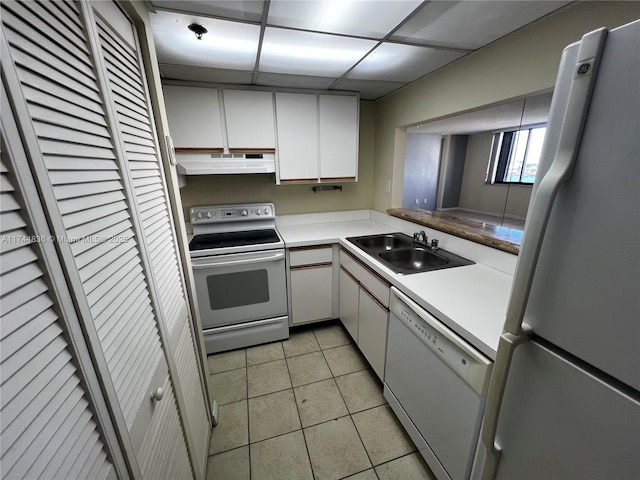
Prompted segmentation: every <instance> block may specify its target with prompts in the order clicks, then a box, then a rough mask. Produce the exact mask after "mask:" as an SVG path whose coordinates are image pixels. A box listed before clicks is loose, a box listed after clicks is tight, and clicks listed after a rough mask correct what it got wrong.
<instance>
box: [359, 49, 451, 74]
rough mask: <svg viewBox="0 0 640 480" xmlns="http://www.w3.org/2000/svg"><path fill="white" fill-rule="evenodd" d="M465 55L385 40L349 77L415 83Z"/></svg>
mask: <svg viewBox="0 0 640 480" xmlns="http://www.w3.org/2000/svg"><path fill="white" fill-rule="evenodd" d="M462 55H463V54H462V53H458V52H452V51H448V50H437V49H433V48H427V47H416V46H412V45H400V44H397V43H383V44H382V45H380V46H379V47H378V48H376V49H375V50H374V51H373V52H371V53H370V54H369V55H368V56H367V57H366V58H365V59H364V60H363V61H362V62H361V63H359V64H358V66H357V67H356V68H354V69H353V70H352V71H351V72H350V73H349V75H347V77H348V78H352V79H360V80H382V81H387V82H412V81H414V80H417V79H418V78H420V77H422V76H423V75H426V74H427V73H429V72H432V71H434V70H436V69H438V68H440V67H442V66H443V65H446V64H447V63H450V62H452V61H454V60H457V59H458V58H460V57H461V56H462Z"/></svg>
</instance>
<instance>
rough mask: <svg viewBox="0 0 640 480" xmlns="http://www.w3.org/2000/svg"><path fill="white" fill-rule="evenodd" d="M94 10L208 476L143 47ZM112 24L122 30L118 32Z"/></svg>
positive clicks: (101, 9)
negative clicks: (146, 80)
mask: <svg viewBox="0 0 640 480" xmlns="http://www.w3.org/2000/svg"><path fill="white" fill-rule="evenodd" d="M95 9H96V11H97V15H96V17H97V21H96V25H97V31H98V37H99V43H100V47H101V51H102V55H103V58H104V62H105V66H106V70H107V78H108V81H109V87H110V91H111V98H112V101H113V106H114V109H115V112H116V114H117V122H118V128H119V130H120V132H121V135H122V142H123V150H124V154H125V156H126V159H127V162H128V165H129V169H130V171H131V175H132V183H133V191H134V194H135V198H136V203H137V208H138V212H139V215H140V219H141V222H142V230H143V233H144V238H145V242H146V246H147V249H148V252H149V259H150V267H151V271H152V275H153V278H154V280H155V282H154V283H155V286H156V291H157V294H158V295H157V296H158V301H159V304H160V305H159V306H160V310H161V313H162V317H163V319H164V322H165V325H166V330H167V340H168V343H169V347H170V350H171V353H172V356H173V358H174V360H175V365H176V372H175V373H176V374H177V377H178V381H179V384H180V387H181V388H180V390H181V393H182V395H183V396H184V405H185V410H186V412H185V420H186V423H187V424H188V427H187V428H188V430H189V431H190V432H191V435H192V438H193V439H194V442H193V444H194V447H195V449H196V453H197V461H198V464H199V466H200V471H201V472H204V471H205V467H206V461H207V455H208V440H209V432H210V425H209V420H208V417H207V406H206V400H205V399H206V396H205V393H204V390H203V384H202V382H201V380H200V375H199V371H198V365H197V359H196V347H195V344H194V339H193V335H192V332H191V329H190V325H189V313H188V305H187V300H186V296H185V290H184V288H183V279H182V276H181V273H180V266H179V264H178V253H177V244H176V240H175V236H174V232H173V225H172V223H171V218H170V211H169V205H168V204H167V198H168V195H167V193H166V188H165V182H164V178H163V174H162V168H161V165H160V161H159V156H158V153H157V149H156V143H155V133H154V129H153V127H152V118H151V113H150V108H149V107H148V105H149V102H148V97H147V94H146V91H147V88H146V82H145V79H144V78H143V76H142V68H141V66H140V58H139V52H138V49H137V48H136V47H137V45H138V44H137V41H136V37H135V32H134V29H133V26H132V24H131V22H130V21H129V19H128V18H127V17H125V15H124V14H123V13H122V12H121V11H120V10H119V9H118V8H117V7H116V6H115V4H113V3H111V2H100V3H98V4H95ZM103 18H104V19H106V20H107V21H105V20H103ZM112 25H113V26H115V25H117V30H116V29H114V28H113V27H112Z"/></svg>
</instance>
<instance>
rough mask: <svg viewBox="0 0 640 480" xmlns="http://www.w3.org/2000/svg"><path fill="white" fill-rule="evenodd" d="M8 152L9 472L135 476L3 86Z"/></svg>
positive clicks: (2, 369) (4, 415) (3, 331)
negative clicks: (106, 400)
mask: <svg viewBox="0 0 640 480" xmlns="http://www.w3.org/2000/svg"><path fill="white" fill-rule="evenodd" d="M7 137H10V138H11V140H8V138H7ZM10 142H11V144H10ZM1 151H2V159H1V161H0V190H1V193H0V230H1V231H0V302H1V309H0V352H1V357H0V398H1V399H2V403H1V407H0V425H1V430H2V431H1V435H2V443H1V447H0V448H1V463H2V477H3V478H7V479H13V478H20V479H22V478H94V479H106V478H115V477H116V476H118V477H120V478H127V477H128V473H127V469H126V464H125V462H124V457H123V456H122V454H121V452H120V448H119V446H118V442H117V439H116V435H115V430H114V428H113V426H112V425H111V422H110V420H109V418H108V415H107V414H106V408H105V403H104V398H103V397H102V395H101V393H100V389H99V386H98V380H97V375H96V372H95V371H94V370H93V369H92V366H91V364H90V362H85V363H83V362H82V361H81V360H80V359H79V358H78V357H79V356H80V355H82V356H84V357H85V361H86V359H87V357H88V355H87V351H88V350H87V348H86V345H84V343H83V339H82V332H81V329H80V327H79V322H78V319H77V317H76V316H75V315H74V311H73V305H72V304H71V303H70V295H69V292H68V290H67V289H66V285H65V283H64V278H60V277H62V275H61V268H60V265H59V263H58V262H57V257H56V254H55V247H54V243H53V241H52V239H51V235H50V231H49V229H48V227H47V224H46V221H45V217H44V214H43V212H42V210H41V209H40V208H39V207H40V205H39V202H38V200H37V194H36V191H35V188H32V189H31V191H28V192H26V191H24V189H25V188H28V187H30V186H32V183H31V178H30V175H29V172H28V167H27V162H26V159H25V157H24V152H23V150H22V145H21V144H20V137H19V134H18V131H17V128H16V126H15V123H14V122H13V117H12V115H11V108H10V106H9V103H8V99H7V97H6V95H5V90H4V88H2V146H1ZM16 164H18V165H20V166H21V167H22V168H23V169H24V168H25V167H26V169H27V170H26V172H25V171H22V172H17V171H16V169H15V168H14V167H15V165H16ZM28 200H31V203H30V205H29V207H30V208H27V204H28V203H29V202H28ZM34 202H35V203H34ZM61 314H62V315H64V317H65V318H63V317H62V316H61ZM81 364H82V365H83V367H84V368H83V369H82V371H81V370H80V369H79V367H78V365H81ZM88 389H93V397H92V395H91V394H90V393H89V392H88ZM100 414H102V419H98V418H97V416H98V415H100ZM105 433H106V435H107V436H108V437H109V438H105ZM109 443H111V445H110V446H109ZM110 447H111V448H110Z"/></svg>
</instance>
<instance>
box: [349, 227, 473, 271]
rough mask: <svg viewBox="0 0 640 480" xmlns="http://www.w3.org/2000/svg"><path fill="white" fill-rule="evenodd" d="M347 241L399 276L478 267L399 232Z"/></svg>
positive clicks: (350, 238)
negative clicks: (467, 266)
mask: <svg viewBox="0 0 640 480" xmlns="http://www.w3.org/2000/svg"><path fill="white" fill-rule="evenodd" d="M347 240H348V241H350V242H351V243H353V244H354V245H356V246H357V247H359V248H360V249H361V250H363V251H365V252H366V253H368V254H369V255H371V256H372V257H374V258H375V259H376V260H378V261H380V262H381V263H383V264H385V265H386V266H387V267H389V268H390V269H391V270H393V271H394V272H396V273H403V274H410V273H420V272H429V271H432V270H441V269H444V268H453V267H460V266H463V265H472V264H473V263H475V262H473V261H471V260H468V259H466V258H463V257H460V256H458V255H455V254H453V253H451V252H448V251H446V250H443V249H442V248H437V249H435V250H434V249H432V248H429V247H428V246H426V245H424V244H422V243H419V242H416V241H414V240H413V239H412V238H411V237H410V236H408V235H405V234H404V233H399V232H398V233H389V234H381V235H367V236H363V237H349V238H347Z"/></svg>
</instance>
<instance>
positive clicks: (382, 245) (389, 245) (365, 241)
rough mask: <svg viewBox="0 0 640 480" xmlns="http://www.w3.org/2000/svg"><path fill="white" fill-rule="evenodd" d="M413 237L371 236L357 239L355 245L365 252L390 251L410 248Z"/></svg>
mask: <svg viewBox="0 0 640 480" xmlns="http://www.w3.org/2000/svg"><path fill="white" fill-rule="evenodd" d="M404 237H406V238H404ZM412 241H413V240H412V239H411V237H409V236H407V235H404V234H402V233H400V234H398V233H390V234H388V235H370V236H367V237H357V238H355V239H354V243H355V244H356V245H358V246H359V247H360V248H362V249H363V250H376V251H390V250H395V249H397V248H401V247H410V246H411V243H412Z"/></svg>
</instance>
